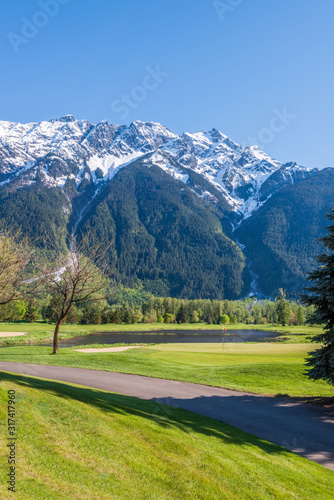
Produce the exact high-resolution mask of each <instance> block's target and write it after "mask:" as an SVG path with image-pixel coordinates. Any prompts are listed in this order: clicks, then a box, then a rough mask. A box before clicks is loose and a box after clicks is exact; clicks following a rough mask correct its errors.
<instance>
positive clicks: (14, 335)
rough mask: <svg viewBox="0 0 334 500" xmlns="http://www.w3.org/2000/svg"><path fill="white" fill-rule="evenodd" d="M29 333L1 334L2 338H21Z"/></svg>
mask: <svg viewBox="0 0 334 500" xmlns="http://www.w3.org/2000/svg"><path fill="white" fill-rule="evenodd" d="M27 333H28V332H0V337H20V336H21V335H27Z"/></svg>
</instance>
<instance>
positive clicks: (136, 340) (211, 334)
mask: <svg viewBox="0 0 334 500" xmlns="http://www.w3.org/2000/svg"><path fill="white" fill-rule="evenodd" d="M277 336H278V334H277V333H274V332H264V331H262V330H232V331H231V332H226V333H224V334H223V335H222V330H205V331H203V330H164V331H152V330H151V331H141V332H138V331H133V332H94V333H91V334H89V335H85V336H83V337H72V338H70V339H64V340H62V341H60V342H59V346H60V347H75V346H77V345H84V344H110V345H112V344H121V343H124V344H151V343H152V344H165V343H200V342H208V343H221V342H226V343H227V342H268V341H269V342H270V341H274V340H275V338H276V337H277ZM44 345H45V344H44ZM47 345H51V344H47Z"/></svg>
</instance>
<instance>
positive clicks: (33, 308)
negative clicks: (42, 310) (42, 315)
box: [24, 300, 38, 323]
mask: <svg viewBox="0 0 334 500" xmlns="http://www.w3.org/2000/svg"><path fill="white" fill-rule="evenodd" d="M24 319H25V321H28V323H34V322H35V321H36V320H37V319H38V309H37V305H36V302H35V301H34V300H29V302H28V306H27V309H26V312H25V315H24Z"/></svg>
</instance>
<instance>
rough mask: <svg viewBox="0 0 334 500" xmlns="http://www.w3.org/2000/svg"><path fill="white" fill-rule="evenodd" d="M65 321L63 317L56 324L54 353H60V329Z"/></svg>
mask: <svg viewBox="0 0 334 500" xmlns="http://www.w3.org/2000/svg"><path fill="white" fill-rule="evenodd" d="M63 321H64V319H61V320H59V321H58V323H57V324H56V328H55V331H54V334H53V353H52V354H58V337H59V329H60V325H61V324H62V322H63Z"/></svg>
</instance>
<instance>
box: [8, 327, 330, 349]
mask: <svg viewBox="0 0 334 500" xmlns="http://www.w3.org/2000/svg"><path fill="white" fill-rule="evenodd" d="M221 328H222V326H221V325H207V324H206V323H195V324H194V323H186V324H181V325H177V324H172V325H166V324H163V323H136V324H133V325H124V324H123V325H115V324H108V325H66V324H65V325H63V326H62V328H61V330H60V337H59V338H60V339H65V338H70V337H73V336H86V335H89V334H90V333H92V332H127V331H138V332H140V331H152V330H154V331H155V330H161V331H162V332H163V331H164V330H204V331H205V330H209V331H210V330H219V329H221ZM53 330H54V325H49V324H47V323H43V322H37V323H23V322H22V323H11V324H6V323H0V332H26V333H27V335H25V336H24V337H15V338H0V346H1V345H14V344H15V345H19V344H21V345H25V344H32V343H38V342H40V343H42V342H45V343H47V342H51V341H52V337H53ZM234 330H263V331H270V332H277V333H280V334H281V337H280V339H281V340H282V341H284V342H286V341H287V342H298V343H300V342H305V341H306V337H307V336H309V335H311V336H312V335H315V334H318V333H320V332H321V331H322V328H321V327H317V326H315V327H313V326H312V327H309V326H287V327H282V326H277V325H244V324H237V325H228V326H227V331H228V332H229V331H231V332H233V331H234Z"/></svg>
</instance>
